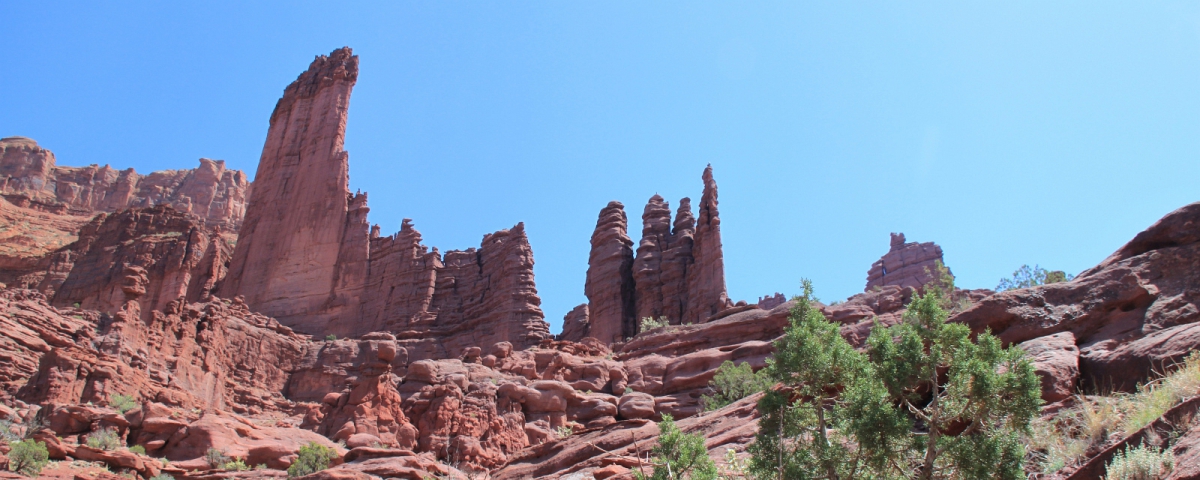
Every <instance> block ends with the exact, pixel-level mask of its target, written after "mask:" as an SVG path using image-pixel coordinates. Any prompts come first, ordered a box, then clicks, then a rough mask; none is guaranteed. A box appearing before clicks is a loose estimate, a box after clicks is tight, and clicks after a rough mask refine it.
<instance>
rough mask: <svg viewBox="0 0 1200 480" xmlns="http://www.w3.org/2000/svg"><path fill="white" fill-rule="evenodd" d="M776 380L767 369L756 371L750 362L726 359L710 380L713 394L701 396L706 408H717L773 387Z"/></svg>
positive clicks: (709, 383)
mask: <svg viewBox="0 0 1200 480" xmlns="http://www.w3.org/2000/svg"><path fill="white" fill-rule="evenodd" d="M773 384H774V381H772V380H771V378H770V377H768V376H767V371H766V370H765V369H763V370H759V371H758V372H757V373H755V371H754V369H753V368H751V367H750V364H749V363H746V362H742V363H740V364H736V365H735V364H734V363H733V362H731V361H729V360H726V361H725V363H722V364H721V366H720V367H718V368H717V373H716V375H714V376H713V379H712V380H711V381H709V382H708V386H709V388H711V389H712V392H713V393H712V395H705V396H703V397H701V398H700V404H701V405H703V406H704V409H705V410H716V409H718V408H721V407H724V406H726V405H729V404H731V403H733V402H736V401H738V400H741V399H743V398H746V397H749V396H751V395H754V394H756V393H758V392H761V391H763V390H766V389H768V388H771V385H773Z"/></svg>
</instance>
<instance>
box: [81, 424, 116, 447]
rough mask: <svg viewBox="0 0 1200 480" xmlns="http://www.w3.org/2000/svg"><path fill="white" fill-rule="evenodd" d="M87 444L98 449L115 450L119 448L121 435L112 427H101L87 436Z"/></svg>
mask: <svg viewBox="0 0 1200 480" xmlns="http://www.w3.org/2000/svg"><path fill="white" fill-rule="evenodd" d="M87 446H89V447H92V448H98V449H100V450H116V449H118V448H121V436H120V435H118V434H117V431H116V430H115V429H112V428H101V429H100V430H97V431H95V432H92V433H89V434H88V436H87Z"/></svg>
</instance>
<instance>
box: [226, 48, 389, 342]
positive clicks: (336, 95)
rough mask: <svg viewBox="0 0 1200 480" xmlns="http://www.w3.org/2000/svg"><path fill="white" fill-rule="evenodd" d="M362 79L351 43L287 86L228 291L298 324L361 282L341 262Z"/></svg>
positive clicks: (257, 177) (321, 58)
mask: <svg viewBox="0 0 1200 480" xmlns="http://www.w3.org/2000/svg"><path fill="white" fill-rule="evenodd" d="M357 78H358V57H357V56H355V55H353V54H351V51H350V48H349V47H345V48H341V49H338V50H334V51H333V53H330V54H329V56H319V57H317V58H316V60H313V62H312V64H311V65H309V67H308V71H306V72H304V73H302V74H300V77H299V78H297V79H296V81H294V82H292V84H291V85H288V87H287V89H286V90H284V93H283V98H281V99H279V103H277V104H276V105H275V111H274V113H272V114H271V127H270V130H269V131H268V133H267V141H266V144H265V145H264V146H263V152H262V157H261V158H260V159H259V163H258V173H257V174H256V175H255V179H254V189H253V192H252V194H251V195H250V202H249V205H248V206H247V207H246V217H245V221H244V223H243V224H242V229H241V231H240V232H239V235H238V243H237V247H236V249H235V251H234V254H233V260H232V262H231V264H230V269H229V274H228V276H227V277H226V281H225V284H224V285H223V286H222V288H221V294H222V296H225V297H233V296H236V295H243V296H245V299H246V303H247V304H249V305H250V307H251V308H252V309H254V310H256V311H259V312H262V313H265V314H267V315H271V316H274V317H277V318H279V319H280V320H281V321H283V322H284V323H287V324H293V325H296V324H297V322H299V323H303V322H302V321H300V320H293V318H294V317H299V316H303V315H305V314H306V313H311V312H316V311H319V310H322V309H323V308H325V307H326V306H327V304H328V303H329V302H331V301H333V300H334V299H333V298H332V297H334V296H335V292H334V290H335V286H338V285H342V286H345V285H347V284H348V283H355V282H356V280H355V279H347V278H338V275H339V274H340V273H345V272H339V270H340V269H339V268H338V264H339V262H338V260H339V257H340V256H342V255H345V254H347V253H348V252H344V251H343V250H344V249H343V248H342V244H343V236H344V235H345V231H346V226H347V216H348V212H349V208H350V202H351V200H352V199H353V197H351V196H350V192H349V180H350V177H349V163H348V154H347V153H346V151H345V150H343V149H342V145H343V141H344V139H345V135H346V118H347V113H348V110H349V107H350V91H351V90H352V89H353V88H354V83H355V81H356V80H357ZM363 203H365V202H363ZM365 240H366V239H365V238H364V239H363V242H362V243H363V245H362V248H363V249H364V250H365V248H366V243H365ZM357 283H358V284H359V285H361V283H362V279H358V280H357ZM314 320H315V319H314ZM299 326H301V327H302V328H303V327H306V325H299ZM313 327H315V325H314V326H313ZM304 329H309V328H304Z"/></svg>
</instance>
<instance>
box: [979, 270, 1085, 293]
mask: <svg viewBox="0 0 1200 480" xmlns="http://www.w3.org/2000/svg"><path fill="white" fill-rule="evenodd" d="M1074 278H1075V276H1074V275H1067V273H1066V272H1063V271H1062V270H1054V271H1046V269H1044V268H1042V267H1040V266H1037V265H1034V266H1033V267H1032V268H1030V266H1029V265H1021V268H1018V269H1017V271H1015V272H1013V274H1012V278H1001V279H1000V284H999V285H996V291H997V292H1003V291H1005V290H1015V289H1018V288H1029V287H1034V286H1037V285H1047V284H1051V283H1059V282H1066V281H1069V280H1072V279H1074Z"/></svg>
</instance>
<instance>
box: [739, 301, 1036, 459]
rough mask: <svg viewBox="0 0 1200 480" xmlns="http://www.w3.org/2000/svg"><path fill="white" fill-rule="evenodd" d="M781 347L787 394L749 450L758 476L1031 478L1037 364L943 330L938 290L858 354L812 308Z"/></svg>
mask: <svg viewBox="0 0 1200 480" xmlns="http://www.w3.org/2000/svg"><path fill="white" fill-rule="evenodd" d="M811 292H812V286H811V284H810V283H809V282H808V281H805V282H804V295H803V296H801V297H800V298H799V299H798V300H797V302H796V307H795V308H794V309H793V312H792V316H791V318H790V321H791V325H790V326H789V327H788V328H787V330H786V331H785V333H784V336H783V337H781V338H780V339H779V340H777V341H776V343H775V346H776V349H777V353H776V355H775V358H774V359H772V361H771V362H769V366H768V369H769V370H770V371H771V375H772V377H773V378H775V379H777V380H778V381H781V382H783V383H784V385H786V386H789V388H787V389H783V390H776V391H772V392H768V393H767V394H766V395H764V397H763V400H762V401H760V402H759V410H760V412H761V413H762V418H761V419H760V420H759V434H758V437H757V439H756V441H755V443H754V444H753V445H751V447H750V451H751V453H752V455H753V459H752V463H751V468H752V472H753V473H754V474H755V475H756V476H757V477H759V478H779V479H784V478H786V479H809V478H814V479H815V478H821V479H831V480H832V479H850V478H911V477H915V478H918V479H922V480H931V479H943V478H1000V479H1018V478H1023V477H1024V474H1023V472H1022V461H1023V457H1024V451H1023V448H1022V447H1021V445H1020V443H1019V442H1018V435H1019V434H1021V433H1027V432H1028V426H1029V422H1030V420H1031V419H1032V418H1033V417H1034V415H1036V414H1037V411H1038V406H1039V405H1040V402H1041V400H1040V398H1039V397H1040V393H1041V387H1040V383H1039V381H1038V378H1037V375H1036V374H1035V373H1034V371H1033V366H1032V364H1031V363H1030V362H1029V360H1028V359H1027V358H1025V356H1024V352H1023V351H1022V350H1020V349H1018V348H1007V349H1006V348H1003V347H1002V345H1001V344H1000V341H999V340H998V339H997V338H995V337H993V336H992V335H989V334H981V335H979V337H978V340H977V342H972V341H971V332H970V330H969V329H968V328H967V327H966V326H964V325H961V324H950V323H946V317H947V316H948V315H947V313H946V310H945V309H944V308H943V307H942V305H943V303H944V299H943V298H941V296H940V293H941V292H939V291H937V290H930V291H927V293H925V294H924V295H921V296H918V297H916V298H914V299H913V301H912V302H911V303H910V304H909V306H908V311H907V312H906V313H905V316H904V321H903V322H902V323H900V324H898V325H896V326H893V327H890V328H889V327H883V326H881V325H878V324H877V325H876V326H875V328H874V329H872V332H871V336H870V338H869V339H868V341H867V344H868V348H867V352H866V354H863V353H860V352H858V351H856V350H854V349H853V348H852V347H851V346H850V345H849V344H848V343H846V341H845V340H844V339H842V337H841V335H840V334H839V331H838V326H837V325H836V324H833V323H832V322H829V321H828V320H825V318H824V317H823V316H822V315H821V314H820V312H818V311H816V309H814V308H813V307H812V306H811V304H810V301H809V298H810V297H811Z"/></svg>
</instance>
